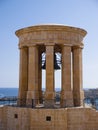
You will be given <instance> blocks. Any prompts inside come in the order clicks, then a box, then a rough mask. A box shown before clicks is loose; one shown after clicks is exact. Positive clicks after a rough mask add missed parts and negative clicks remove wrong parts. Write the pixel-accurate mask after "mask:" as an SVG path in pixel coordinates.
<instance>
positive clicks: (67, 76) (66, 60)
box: [61, 45, 73, 107]
mask: <svg viewBox="0 0 98 130" xmlns="http://www.w3.org/2000/svg"><path fill="white" fill-rule="evenodd" d="M61 73H62V88H61V107H69V106H73V96H72V88H71V47H70V46H66V45H64V46H63V47H62V70H61Z"/></svg>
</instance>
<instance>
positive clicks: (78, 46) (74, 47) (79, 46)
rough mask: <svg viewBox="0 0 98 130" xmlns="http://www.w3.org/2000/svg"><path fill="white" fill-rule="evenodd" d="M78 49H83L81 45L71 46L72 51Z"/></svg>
mask: <svg viewBox="0 0 98 130" xmlns="http://www.w3.org/2000/svg"><path fill="white" fill-rule="evenodd" d="M78 48H80V49H83V48H84V45H83V43H81V45H74V46H72V49H78Z"/></svg>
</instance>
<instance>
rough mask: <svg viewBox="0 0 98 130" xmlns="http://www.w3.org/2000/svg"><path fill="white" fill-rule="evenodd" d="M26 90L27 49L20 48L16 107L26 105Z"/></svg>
mask: <svg viewBox="0 0 98 130" xmlns="http://www.w3.org/2000/svg"><path fill="white" fill-rule="evenodd" d="M27 89H28V48H27V47H21V48H20V71H19V93H18V105H20V106H24V105H25V104H26V94H27Z"/></svg>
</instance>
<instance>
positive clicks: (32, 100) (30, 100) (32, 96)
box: [26, 91, 39, 107]
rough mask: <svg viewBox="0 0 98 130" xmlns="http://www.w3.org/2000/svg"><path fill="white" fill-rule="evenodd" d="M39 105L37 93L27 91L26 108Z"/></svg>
mask: <svg viewBox="0 0 98 130" xmlns="http://www.w3.org/2000/svg"><path fill="white" fill-rule="evenodd" d="M38 103H39V93H38V92H35V91H27V99H26V106H27V107H35V106H36V105H37V104H38Z"/></svg>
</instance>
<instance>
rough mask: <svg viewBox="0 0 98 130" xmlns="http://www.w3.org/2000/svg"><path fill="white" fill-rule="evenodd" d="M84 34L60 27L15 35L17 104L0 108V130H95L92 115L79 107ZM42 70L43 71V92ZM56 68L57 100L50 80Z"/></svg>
mask: <svg viewBox="0 0 98 130" xmlns="http://www.w3.org/2000/svg"><path fill="white" fill-rule="evenodd" d="M86 33H87V32H86V31H85V30H83V29H81V28H76V27H70V26H65V25H36V26H31V27H27V28H23V29H20V30H18V31H16V35H17V36H18V38H19V51H20V70H19V93H18V100H17V103H15V104H10V105H5V106H0V130H98V112H97V111H96V110H95V109H93V108H91V107H88V106H87V105H85V104H84V103H83V100H84V93H83V89H82V88H83V84H82V82H83V79H82V50H83V46H84V44H83V38H84V37H85V35H86ZM58 57H59V58H58ZM42 69H45V72H46V79H45V81H46V84H45V92H44V93H43V91H42V76H43V75H42ZM58 69H61V92H60V100H59V101H58V100H57V99H56V98H55V93H56V92H55V87H57V86H56V85H55V75H54V72H55V70H58Z"/></svg>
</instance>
